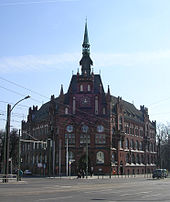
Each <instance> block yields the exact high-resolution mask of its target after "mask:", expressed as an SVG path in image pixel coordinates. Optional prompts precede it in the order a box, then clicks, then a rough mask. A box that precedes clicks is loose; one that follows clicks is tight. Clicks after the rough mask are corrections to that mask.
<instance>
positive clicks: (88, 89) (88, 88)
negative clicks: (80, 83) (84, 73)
mask: <svg viewBox="0 0 170 202" xmlns="http://www.w3.org/2000/svg"><path fill="white" fill-rule="evenodd" d="M87 91H88V92H89V91H91V88H90V84H88V86H87Z"/></svg>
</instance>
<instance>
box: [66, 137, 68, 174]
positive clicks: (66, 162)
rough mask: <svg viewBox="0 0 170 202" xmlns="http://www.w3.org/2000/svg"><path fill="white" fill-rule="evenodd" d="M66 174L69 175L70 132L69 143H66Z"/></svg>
mask: <svg viewBox="0 0 170 202" xmlns="http://www.w3.org/2000/svg"><path fill="white" fill-rule="evenodd" d="M66 176H68V134H67V143H66Z"/></svg>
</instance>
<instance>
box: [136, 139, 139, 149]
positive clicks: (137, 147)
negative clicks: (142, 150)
mask: <svg viewBox="0 0 170 202" xmlns="http://www.w3.org/2000/svg"><path fill="white" fill-rule="evenodd" d="M136 149H137V150H139V142H138V140H136Z"/></svg>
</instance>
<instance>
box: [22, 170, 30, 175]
mask: <svg viewBox="0 0 170 202" xmlns="http://www.w3.org/2000/svg"><path fill="white" fill-rule="evenodd" d="M24 175H32V172H31V171H30V170H25V171H24Z"/></svg>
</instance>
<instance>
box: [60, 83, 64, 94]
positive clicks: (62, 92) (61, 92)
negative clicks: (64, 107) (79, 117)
mask: <svg viewBox="0 0 170 202" xmlns="http://www.w3.org/2000/svg"><path fill="white" fill-rule="evenodd" d="M62 95H64V91H63V84H61V89H60V96H62Z"/></svg>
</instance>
